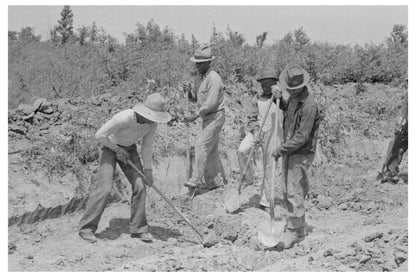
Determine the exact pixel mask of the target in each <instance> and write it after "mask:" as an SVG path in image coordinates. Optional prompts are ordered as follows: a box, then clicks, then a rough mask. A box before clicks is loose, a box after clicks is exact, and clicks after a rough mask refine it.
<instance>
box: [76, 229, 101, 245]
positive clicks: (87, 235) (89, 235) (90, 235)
mask: <svg viewBox="0 0 416 277" xmlns="http://www.w3.org/2000/svg"><path fill="white" fill-rule="evenodd" d="M79 236H80V237H81V238H83V239H84V240H85V241H88V242H90V243H96V242H97V238H96V237H95V234H94V232H93V231H91V230H80V231H79Z"/></svg>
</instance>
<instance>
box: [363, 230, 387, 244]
mask: <svg viewBox="0 0 416 277" xmlns="http://www.w3.org/2000/svg"><path fill="white" fill-rule="evenodd" d="M382 237H383V233H381V232H376V233H373V234H371V235H368V236H366V237H365V238H364V241H365V242H371V241H374V240H375V239H380V238H382Z"/></svg>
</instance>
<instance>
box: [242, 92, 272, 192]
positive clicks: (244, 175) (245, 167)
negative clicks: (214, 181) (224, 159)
mask: <svg viewBox="0 0 416 277" xmlns="http://www.w3.org/2000/svg"><path fill="white" fill-rule="evenodd" d="M273 99H274V98H273V97H272V99H271V101H270V103H269V105H268V106H267V111H266V115H265V116H264V118H263V120H262V121H261V124H260V130H259V133H258V134H257V137H256V138H255V139H254V142H256V141H257V140H258V139H259V138H260V137H261V134H262V132H263V126H264V124H265V123H266V118H267V116H268V115H269V111H270V108H271V107H272V104H273ZM255 148H256V145H253V147H252V148H251V150H250V155H249V156H248V159H247V163H246V164H245V166H244V170H243V174H242V175H241V178H240V183H239V184H238V194H241V186H242V185H243V181H244V178H245V177H246V174H247V170H248V167H249V165H250V161H251V158H252V157H253V154H254V150H255Z"/></svg>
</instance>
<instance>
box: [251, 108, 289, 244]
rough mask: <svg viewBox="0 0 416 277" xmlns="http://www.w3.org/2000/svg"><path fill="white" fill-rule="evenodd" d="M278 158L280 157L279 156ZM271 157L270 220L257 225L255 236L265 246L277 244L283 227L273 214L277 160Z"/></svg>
mask: <svg viewBox="0 0 416 277" xmlns="http://www.w3.org/2000/svg"><path fill="white" fill-rule="evenodd" d="M278 109H279V103H277V105H276V115H275V126H274V132H275V136H274V140H275V141H274V142H275V148H277V146H278V132H277V130H278V127H279V122H278V120H277V115H278V111H279V110H278ZM279 158H280V157H279ZM279 158H277V159H273V176H272V183H271V184H270V195H269V196H270V199H269V203H270V221H268V222H264V223H263V224H261V225H260V226H259V229H258V233H257V237H258V238H259V241H260V242H261V243H262V244H263V245H264V246H266V247H272V246H275V245H277V243H278V242H279V240H280V235H281V234H282V232H283V229H284V223H283V221H276V217H275V214H274V207H275V205H274V186H275V184H276V175H277V162H278V160H279Z"/></svg>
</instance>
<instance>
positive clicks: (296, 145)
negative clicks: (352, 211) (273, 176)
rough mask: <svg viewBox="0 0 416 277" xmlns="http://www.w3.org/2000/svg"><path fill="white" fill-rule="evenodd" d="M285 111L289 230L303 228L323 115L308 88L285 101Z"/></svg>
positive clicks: (282, 148) (284, 162) (282, 149)
mask: <svg viewBox="0 0 416 277" xmlns="http://www.w3.org/2000/svg"><path fill="white" fill-rule="evenodd" d="M280 108H281V109H283V113H284V119H283V143H282V145H281V146H280V147H279V149H280V152H281V153H282V167H283V174H282V175H283V176H282V177H283V178H282V179H283V198H284V203H285V208H286V210H287V212H288V215H289V217H288V218H287V227H288V228H291V229H295V228H299V227H302V224H303V218H304V216H305V197H306V195H307V194H308V192H309V180H308V175H307V170H308V169H309V167H310V166H311V164H312V162H313V159H314V157H315V150H316V143H317V139H318V137H317V134H318V127H319V123H320V114H319V110H318V106H317V105H316V103H315V100H314V99H313V96H312V95H311V94H310V93H309V91H308V90H307V89H306V88H305V90H304V91H303V93H302V94H301V95H299V96H298V97H292V96H291V97H289V99H288V101H285V100H283V99H282V100H281V102H280Z"/></svg>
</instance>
